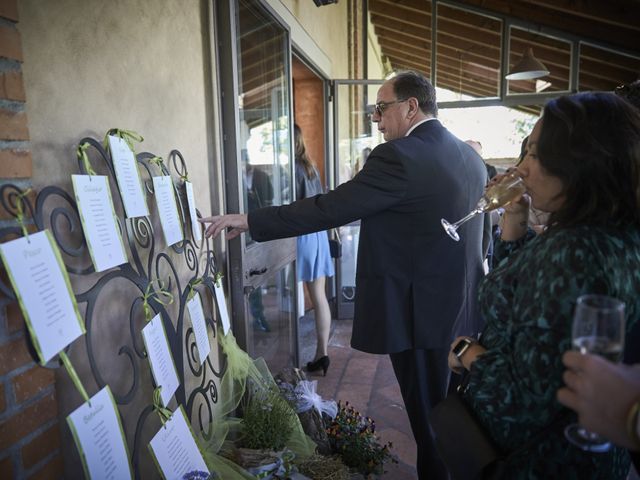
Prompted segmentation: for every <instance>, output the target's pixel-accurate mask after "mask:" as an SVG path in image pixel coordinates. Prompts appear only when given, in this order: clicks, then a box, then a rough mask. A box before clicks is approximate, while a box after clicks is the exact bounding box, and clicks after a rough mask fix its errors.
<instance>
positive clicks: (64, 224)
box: [0, 138, 224, 478]
mask: <svg viewBox="0 0 640 480" xmlns="http://www.w3.org/2000/svg"><path fill="white" fill-rule="evenodd" d="M84 143H88V144H90V146H91V148H89V151H90V153H89V152H88V153H89V158H90V159H91V162H92V164H93V168H94V170H96V172H98V174H104V175H107V176H108V178H109V182H110V187H111V192H112V198H113V200H114V208H115V211H116V215H117V217H118V218H117V222H118V226H119V228H120V231H121V233H122V236H123V240H124V242H125V248H126V250H127V255H128V258H129V262H128V263H125V264H122V265H120V266H118V267H114V268H112V269H109V270H106V271H104V272H100V273H96V272H95V270H94V267H93V265H92V263H91V258H90V256H89V249H88V247H87V243H86V240H85V238H84V235H83V232H82V225H81V222H80V218H79V214H78V207H77V205H76V202H75V199H74V197H73V195H70V194H69V193H67V192H66V191H65V190H63V189H62V188H60V187H57V186H47V187H45V188H43V189H42V190H40V191H39V192H38V195H37V196H36V198H35V201H34V202H33V203H32V202H31V201H29V200H28V199H27V198H26V197H22V198H21V197H20V195H21V194H23V193H24V192H22V191H21V190H20V189H19V188H18V187H16V186H15V185H4V186H2V187H1V188H0V202H1V206H2V208H4V210H5V211H7V212H8V213H9V214H11V215H13V216H14V217H17V214H18V202H22V207H23V208H22V209H23V210H24V214H25V217H27V218H29V217H31V218H32V219H33V223H34V226H35V228H36V229H37V230H38V231H40V230H44V229H46V228H48V229H50V231H51V232H52V234H53V237H54V239H55V241H56V243H57V244H58V246H59V248H60V250H61V252H62V256H63V259H64V263H65V267H66V269H67V271H68V272H69V275H70V279H71V282H72V285H73V287H74V293H75V297H76V300H77V303H78V307H79V308H80V309H81V311H82V310H84V322H85V327H86V332H87V333H86V335H84V336H83V337H81V338H79V339H77V340H76V341H75V342H73V343H72V344H71V345H70V346H69V347H68V349H67V353H68V354H70V355H71V354H72V353H75V354H76V355H74V356H73V357H72V359H73V362H74V365H76V369H78V364H79V363H84V362H81V360H82V359H83V358H82V357H79V356H78V355H84V352H83V349H82V348H79V346H78V343H80V342H84V351H86V358H87V359H88V360H89V362H88V365H89V369H88V372H86V371H85V370H82V371H79V373H80V376H81V380H82V382H83V384H84V385H85V388H86V389H87V390H88V392H89V395H93V394H94V393H95V392H96V391H97V390H99V389H101V388H103V387H104V386H105V385H107V384H109V386H110V387H111V390H112V392H113V396H114V398H115V400H116V403H117V405H118V410H119V412H120V415H121V418H122V420H123V421H122V425H123V429H124V431H125V438H126V439H127V443H128V448H129V453H130V455H131V463H132V466H133V469H134V474H135V478H142V473H141V472H142V471H143V470H144V471H145V472H147V471H152V472H153V474H156V471H155V467H154V466H153V465H152V460H151V458H150V454H149V453H148V449H147V448H146V445H147V444H148V442H149V440H150V437H151V436H152V435H153V434H154V433H155V431H157V430H158V428H159V427H160V420H159V418H158V416H157V415H152V413H153V404H152V403H153V402H152V396H153V395H152V394H153V389H154V387H155V385H153V384H152V383H153V381H152V379H151V375H150V374H149V371H150V368H149V365H148V360H147V358H146V352H145V350H144V343H143V341H142V333H141V330H142V327H143V326H144V322H145V321H144V313H143V298H142V296H143V295H144V293H145V291H146V290H147V287H148V286H149V285H150V284H151V283H152V282H153V281H154V280H156V279H160V280H162V281H163V282H164V289H165V290H168V291H169V292H170V293H171V294H172V296H173V299H174V302H173V304H171V305H165V304H163V303H161V302H159V301H157V300H156V299H155V298H153V297H152V298H149V299H148V303H149V305H150V307H151V308H152V310H153V311H154V314H157V313H159V314H160V315H161V318H162V321H163V325H164V328H165V331H166V333H167V339H168V341H169V345H170V348H171V353H172V356H173V359H174V362H175V365H176V369H177V372H178V377H179V379H180V386H179V387H178V390H177V391H176V393H175V396H174V400H172V401H171V402H170V403H169V405H168V407H169V408H170V409H171V410H175V409H176V408H177V407H178V405H182V406H183V407H184V409H185V412H186V414H187V417H188V418H189V419H190V420H191V422H192V424H193V425H194V427H196V430H198V429H199V431H200V432H203V435H204V436H205V438H207V437H208V434H210V432H211V429H210V424H211V423H212V422H213V421H214V416H215V405H216V404H217V403H218V385H219V380H220V378H221V375H222V371H223V370H224V361H223V359H222V358H221V359H219V361H217V362H216V361H215V360H213V359H212V357H215V356H217V355H216V354H218V353H219V351H218V349H217V345H216V342H215V338H216V335H217V325H216V322H215V319H214V318H213V315H212V313H213V312H214V310H215V307H213V306H214V305H215V301H214V295H215V293H214V281H215V274H216V273H217V268H218V266H217V264H216V258H215V255H214V252H213V250H212V248H211V244H210V241H209V240H203V242H201V244H200V245H197V244H196V243H195V241H194V239H193V234H192V229H191V228H190V220H189V213H188V207H187V200H186V194H185V193H184V188H183V186H184V179H185V178H186V177H187V166H186V162H185V160H184V158H183V156H182V155H181V153H180V152H179V151H177V150H173V151H172V152H171V153H170V154H169V157H168V160H169V167H170V168H171V167H173V170H174V172H175V175H176V176H178V177H179V180H175V179H174V180H173V185H174V189H175V193H176V197H177V200H178V202H177V203H178V209H179V215H180V217H181V220H182V226H183V233H184V238H185V239H184V240H183V241H181V242H179V243H177V244H174V245H173V246H172V247H170V248H168V249H166V250H161V249H160V248H159V246H158V242H157V240H158V238H157V236H156V235H155V234H154V222H153V221H152V219H153V218H154V216H155V217H157V215H154V212H153V209H152V208H151V207H152V203H151V202H149V210H150V216H149V217H138V218H125V214H124V207H123V203H122V197H121V194H120V190H119V189H118V187H117V184H116V177H115V170H114V165H113V162H112V159H111V157H110V155H109V154H108V153H107V151H106V150H105V149H104V148H103V146H102V144H101V143H100V142H99V141H97V140H95V139H93V138H83V139H82V140H81V141H80V143H79V144H80V145H83V144H84ZM136 158H137V162H138V165H139V166H140V167H142V168H141V169H140V170H141V172H142V178H143V183H144V188H145V190H146V195H147V200H149V199H151V198H153V196H154V191H153V183H152V180H151V177H152V175H153V173H154V171H157V174H162V175H171V172H170V170H169V168H167V166H166V165H165V164H164V163H160V164H157V163H154V162H152V161H151V160H152V159H155V158H157V157H156V156H155V155H153V154H151V153H148V152H145V153H139V154H138V155H137V156H136ZM79 167H80V172H81V173H83V174H86V173H87V172H86V170H85V165H84V164H83V162H82V161H80V160H79ZM197 214H198V216H199V217H200V213H199V212H198V213H197ZM156 220H157V219H156ZM155 223H156V224H157V225H159V223H158V222H155ZM21 235H22V231H21V228H20V227H19V226H18V224H17V223H16V225H15V226H10V227H5V228H2V229H0V242H6V241H9V240H11V239H13V238H17V237H19V236H21ZM196 281H198V284H197V287H196V290H197V291H199V293H200V295H201V298H202V300H203V304H204V305H207V303H208V304H209V305H211V308H205V319H206V324H207V330H208V333H209V338H210V341H211V343H212V350H211V353H210V355H209V356H208V357H207V359H206V360H205V361H204V363H203V364H202V365H201V364H200V362H199V361H198V356H197V353H196V352H197V347H196V342H195V335H194V332H193V328H192V326H190V325H189V324H188V322H186V321H185V312H186V311H188V310H187V308H186V304H187V298H188V295H189V293H190V291H191V289H192V287H191V285H193V284H194V283H195V282H196ZM112 286H113V287H115V288H111V287H112ZM0 291H2V293H3V294H4V295H6V296H7V297H9V298H10V299H14V300H15V299H16V297H15V294H14V292H13V290H12V288H11V286H10V285H8V284H6V283H4V282H3V281H2V280H0ZM114 305H115V306H118V307H119V308H122V307H124V308H126V307H127V306H128V318H122V317H120V316H119V315H110V314H109V311H107V310H110V307H113V306H114ZM207 312H209V314H207ZM25 332H26V334H25V336H26V338H27V339H28V340H27V341H28V342H29V344H30V345H29V347H30V350H31V352H32V356H33V358H34V360H35V361H36V362H38V357H37V355H36V353H35V349H34V348H33V345H31V340H30V337H29V334H28V332H27V331H26V326H25ZM113 334H116V335H115V337H116V338H118V340H116V343H117V344H118V348H117V353H112V352H111V351H110V348H108V347H107V346H106V344H107V343H108V342H107V341H103V340H104V338H103V337H107V336H108V337H110V339H111V340H112V341H113V338H111V337H112V336H114V335H113ZM212 339H213V340H212ZM74 350H77V352H74ZM123 363H124V365H126V368H121V365H123ZM216 363H217V365H216ZM114 365H115V366H117V367H116V368H117V370H116V368H114ZM59 366H60V365H59V364H58V363H57V362H56V361H54V360H52V361H51V362H49V364H48V365H46V367H47V368H59ZM78 370H80V369H78ZM81 372H82V373H81ZM91 380H93V384H92V382H91ZM94 385H95V386H97V389H95V387H94ZM78 398H79V396H78ZM81 401H82V400H81V399H80V400H79V401H78V403H77V405H79V404H80V403H79V402H81ZM77 405H76V406H77ZM123 410H127V415H126V417H127V418H126V421H125V418H124V417H125V416H124V415H123ZM67 413H68V412H67ZM133 425H135V431H133V432H132V427H133ZM65 448H75V446H65ZM141 464H144V467H141ZM145 476H146V475H145Z"/></svg>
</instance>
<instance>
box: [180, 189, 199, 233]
mask: <svg viewBox="0 0 640 480" xmlns="http://www.w3.org/2000/svg"><path fill="white" fill-rule="evenodd" d="M184 186H185V188H186V190H187V203H188V204H189V217H190V218H191V233H193V239H194V240H195V241H196V243H200V241H201V240H202V225H201V224H200V222H198V214H197V213H196V200H195V197H194V195H193V184H192V183H191V182H184Z"/></svg>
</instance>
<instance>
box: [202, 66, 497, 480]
mask: <svg viewBox="0 0 640 480" xmlns="http://www.w3.org/2000/svg"><path fill="white" fill-rule="evenodd" d="M436 114H437V106H436V98H435V89H434V88H433V86H432V85H431V84H430V83H429V82H428V81H427V80H426V79H425V78H424V77H422V76H421V75H419V74H417V73H414V72H403V73H400V74H398V75H397V76H395V77H394V78H392V79H390V80H388V81H386V82H385V83H384V84H383V85H382V86H381V87H380V90H379V91H378V96H377V103H376V105H375V111H374V113H373V121H374V122H377V123H378V129H379V130H380V131H381V132H382V133H383V134H384V139H385V140H386V143H383V144H381V145H378V146H377V147H376V148H375V149H374V150H373V151H372V152H371V153H370V155H369V157H368V160H367V163H366V164H365V165H364V168H363V169H362V170H361V171H360V172H359V173H358V174H357V175H356V176H355V177H354V178H353V179H352V180H350V181H348V182H346V183H344V184H342V185H340V186H339V187H337V188H336V189H335V190H333V191H330V192H328V193H326V194H324V195H316V196H315V197H311V198H306V199H304V200H300V201H297V202H294V203H292V204H290V205H286V206H281V207H270V208H266V209H259V210H255V211H253V212H249V214H248V217H247V216H246V215H225V216H214V217H209V218H206V219H203V222H207V223H209V222H211V225H210V226H209V227H208V228H207V235H214V236H215V235H218V234H219V233H220V232H221V231H222V230H224V229H230V230H229V231H228V234H227V238H233V237H235V236H237V235H238V234H239V233H240V232H243V231H246V230H250V232H251V236H252V237H253V238H254V239H256V240H258V241H264V240H272V239H276V238H284V237H293V236H297V235H302V234H305V233H310V232H314V231H319V230H327V229H329V228H331V227H336V226H339V225H344V224H347V223H350V222H352V221H354V220H356V219H361V220H362V222H361V230H360V243H359V247H358V248H359V250H358V252H359V253H358V265H357V274H356V298H355V317H354V321H353V332H352V339H351V346H352V347H353V348H355V349H358V350H362V351H365V352H369V353H378V354H383V353H386V354H389V355H390V358H391V362H392V364H393V368H394V371H395V374H396V378H397V379H398V383H399V384H400V389H401V392H402V397H403V399H404V403H405V406H406V409H407V414H408V416H409V420H410V422H411V428H412V430H413V433H414V436H415V438H416V443H417V445H418V466H417V468H418V474H419V476H420V478H421V479H426V478H429V479H440V478H447V477H448V474H447V471H446V468H445V467H444V465H443V464H442V462H441V461H440V459H439V457H438V455H437V453H436V451H435V448H434V445H433V440H432V438H431V433H430V427H429V423H428V420H427V414H428V412H429V411H430V409H431V407H432V406H434V405H435V404H436V403H438V402H439V401H440V400H442V399H443V398H444V397H445V395H446V392H447V385H448V381H449V372H448V369H447V355H448V352H449V346H450V343H451V342H452V341H453V339H454V338H455V337H456V336H457V335H460V334H461V332H468V333H469V334H475V333H477V332H478V331H479V330H480V327H481V326H480V322H479V318H478V313H477V306H476V288H477V284H478V281H479V280H480V278H481V277H482V275H483V270H482V218H481V216H480V217H477V218H475V219H473V220H471V221H469V222H467V223H466V224H464V225H463V226H462V227H461V229H460V231H459V233H460V237H461V240H460V242H455V241H454V240H452V239H451V238H449V237H448V236H447V234H446V233H445V232H444V230H443V228H442V226H441V224H440V219H441V218H446V219H448V220H457V219H458V218H460V217H462V216H463V215H465V214H467V213H468V212H469V211H470V210H472V209H473V208H474V207H475V204H476V202H477V200H478V199H479V198H480V196H481V195H482V192H483V188H484V186H485V184H486V175H487V173H486V169H485V167H484V164H483V161H482V159H481V158H480V157H479V156H478V154H477V153H476V152H474V151H473V149H472V148H471V147H470V146H469V145H467V144H465V143H464V142H462V141H461V140H459V139H458V138H456V137H454V136H453V135H452V134H451V133H449V132H448V131H447V130H446V129H445V128H444V127H443V126H442V125H441V124H440V122H439V121H438V120H436V118H435V117H436Z"/></svg>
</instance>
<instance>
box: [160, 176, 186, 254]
mask: <svg viewBox="0 0 640 480" xmlns="http://www.w3.org/2000/svg"><path fill="white" fill-rule="evenodd" d="M153 189H154V191H155V194H156V203H157V204H158V213H159V215H160V224H161V225H162V232H163V233H164V239H165V241H166V242H167V246H171V245H173V244H174V243H178V242H179V241H181V240H182V238H183V237H182V223H181V222H180V216H179V215H178V205H177V203H176V196H175V193H174V191H173V182H172V181H171V177H170V176H169V175H162V176H160V177H153Z"/></svg>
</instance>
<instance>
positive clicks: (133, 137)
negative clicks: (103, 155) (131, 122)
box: [104, 128, 144, 153]
mask: <svg viewBox="0 0 640 480" xmlns="http://www.w3.org/2000/svg"><path fill="white" fill-rule="evenodd" d="M109 135H115V136H117V137H120V138H121V139H122V140H124V141H125V143H126V144H127V145H129V148H130V149H131V151H132V152H134V153H135V151H136V150H135V148H133V142H143V141H144V138H142V135H140V134H139V133H136V132H134V131H133V130H121V129H119V128H112V129H111V130H109V131H108V132H107V134H106V135H105V137H104V147H105V149H108V148H109Z"/></svg>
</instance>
